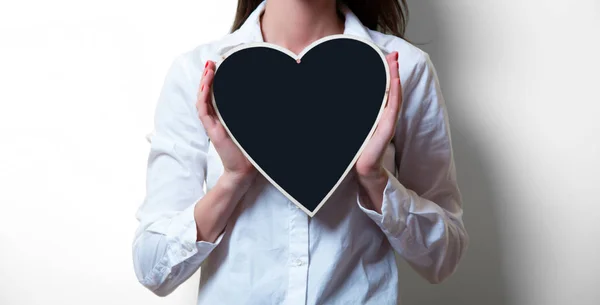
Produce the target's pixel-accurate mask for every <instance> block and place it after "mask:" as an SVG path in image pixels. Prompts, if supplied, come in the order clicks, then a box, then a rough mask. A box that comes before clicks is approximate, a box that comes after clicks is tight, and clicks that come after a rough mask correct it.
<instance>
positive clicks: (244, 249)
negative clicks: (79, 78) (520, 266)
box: [133, 0, 468, 305]
mask: <svg viewBox="0 0 600 305" xmlns="http://www.w3.org/2000/svg"><path fill="white" fill-rule="evenodd" d="M403 7H404V6H401V5H399V4H398V3H397V2H395V1H392V0H379V1H373V0H370V1H366V0H356V1H355V0H353V1H350V0H347V1H343V2H341V1H340V2H336V1H334V0H267V1H266V2H261V1H259V0H240V1H239V5H238V14H237V17H236V20H235V23H234V27H233V31H232V33H230V34H228V35H226V36H225V37H224V38H223V39H221V40H218V41H215V42H212V43H208V44H204V45H201V46H199V47H197V48H196V49H194V50H192V51H189V52H187V53H185V54H182V55H181V56H179V57H178V58H177V59H176V60H175V61H174V63H173V65H172V67H171V68H170V70H169V72H168V75H167V77H166V80H165V83H164V87H163V90H162V92H161V95H160V98H159V101H158V106H157V109H156V116H155V130H154V131H155V132H154V135H153V136H152V137H151V139H150V140H151V151H150V156H149V159H148V172H147V194H146V197H145V201H144V203H143V205H142V206H141V207H140V209H139V211H138V214H137V218H138V220H139V221H140V225H139V228H138V230H137V232H136V236H135V241H134V244H133V259H134V265H135V271H136V274H137V277H138V279H139V281H140V282H141V283H142V284H143V285H144V286H145V287H147V288H148V289H150V290H151V291H153V292H154V293H155V294H157V295H160V296H165V295H168V294H169V293H171V292H172V291H173V290H174V289H176V288H177V287H178V286H179V285H180V284H181V283H182V282H184V281H185V280H186V279H188V278H189V277H190V276H191V275H192V274H194V273H195V272H196V271H197V270H198V268H199V267H200V265H202V270H201V280H200V288H199V294H198V304H236V305H239V304H397V303H398V301H399V296H398V285H397V281H398V274H397V267H396V261H395V255H394V252H396V253H398V254H399V256H400V257H402V258H403V259H405V260H406V261H407V262H408V263H409V264H410V265H411V266H412V267H413V268H414V269H415V270H416V271H417V272H418V273H419V274H421V275H422V276H423V277H424V278H426V279H427V280H428V281H430V282H431V283H439V282H441V281H443V280H444V279H446V278H447V277H448V276H450V275H451V274H452V273H453V272H454V270H455V269H456V267H457V265H458V263H459V261H460V259H461V257H462V256H463V253H464V251H465V249H466V247H467V244H468V237H467V233H466V231H465V228H464V226H463V222H462V208H461V197H460V192H459V189H458V186H457V183H456V174H455V168H454V161H453V155H452V147H451V141H450V129H449V126H448V121H447V115H446V108H445V105H444V100H443V98H442V95H441V92H440V87H439V84H438V80H437V76H436V73H435V70H434V67H433V65H432V64H431V61H430V60H429V57H428V55H427V54H426V53H424V52H423V51H421V50H419V49H418V48H416V47H414V46H412V45H411V44H409V43H408V42H406V41H405V40H403V39H402V38H400V37H401V36H402V34H403V30H404V23H405V18H404V16H405V11H404V10H403ZM377 25H380V28H383V29H385V30H387V31H388V32H390V34H383V33H381V32H377V31H376V30H374V29H375V28H376V27H377ZM340 33H345V34H350V35H355V36H359V37H362V38H364V39H367V40H368V41H371V42H373V43H374V44H375V45H376V46H378V47H380V48H381V49H382V50H383V52H384V53H386V54H387V60H388V64H389V66H390V71H391V75H390V79H391V88H390V94H389V99H388V101H387V105H386V108H385V110H384V111H385V112H384V114H383V117H382V119H381V120H380V123H379V125H378V126H377V129H376V132H375V134H374V135H373V137H372V138H371V139H370V140H369V142H368V144H367V146H366V148H365V149H364V150H363V152H362V154H361V156H360V157H359V159H358V161H357V163H356V165H355V168H354V169H355V170H354V171H352V172H351V174H349V175H348V176H347V177H346V179H345V180H344V181H343V183H342V184H341V185H340V186H339V188H338V189H337V190H336V192H335V193H334V194H333V195H332V196H331V197H330V199H329V200H328V202H327V204H325V205H324V206H323V207H322V208H321V209H320V210H319V212H318V213H317V214H316V215H315V216H314V217H313V218H310V217H309V216H307V215H306V214H305V213H304V212H303V211H302V210H300V209H298V208H296V207H295V205H294V204H292V203H291V202H290V201H289V200H287V199H286V197H285V196H283V195H282V194H281V193H280V192H278V191H277V189H276V188H275V187H273V186H272V185H271V184H269V183H268V182H267V180H266V179H265V178H264V177H262V176H261V175H260V174H257V171H256V169H254V168H253V166H252V165H251V163H250V162H249V161H248V160H247V159H246V158H245V157H244V155H243V154H242V153H241V152H240V150H239V149H238V148H237V147H236V145H234V143H233V142H232V140H231V138H229V136H228V135H227V133H226V132H225V130H224V128H223V126H222V125H221V124H220V123H219V120H218V119H217V117H216V115H215V112H214V109H212V107H211V101H210V93H209V92H210V87H211V84H212V80H213V76H214V73H215V62H216V61H217V60H219V59H220V56H221V55H222V54H224V53H225V52H226V51H227V50H230V49H231V48H233V47H235V46H237V45H240V44H243V43H248V42H255V41H266V42H270V43H274V44H277V45H280V46H282V47H285V48H287V49H289V50H291V51H292V52H294V53H296V54H297V53H300V51H301V50H303V49H304V48H305V47H306V46H307V45H309V44H310V43H311V42H313V41H315V40H317V39H319V38H322V37H324V36H327V35H332V34H340ZM356 60H360V58H357V59H356ZM348 64H349V65H351V64H352V63H351V62H349V63H348ZM249 102H251V101H249ZM307 123H308V122H307ZM317 174H318V173H315V175H317ZM204 183H206V191H205V190H204V188H203V185H204Z"/></svg>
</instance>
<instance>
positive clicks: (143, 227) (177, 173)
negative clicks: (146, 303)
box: [132, 55, 222, 296]
mask: <svg viewBox="0 0 600 305" xmlns="http://www.w3.org/2000/svg"><path fill="white" fill-rule="evenodd" d="M187 65H189V63H187V62H186V59H185V57H184V55H181V56H180V57H178V58H177V59H176V60H175V61H174V62H173V64H172V65H171V67H170V69H169V71H168V73H167V76H166V78H165V81H164V84H163V87H162V90H161V92H160V96H159V99H158V102H157V106H156V111H155V116H154V132H153V133H152V134H151V135H150V136H149V137H148V140H149V141H150V152H149V156H148V163H147V172H146V194H145V198H144V200H143V203H142V205H141V206H140V207H139V209H138V211H137V213H136V218H137V220H138V222H139V225H138V228H137V230H136V232H135V238H134V241H133V249H132V250H133V264H134V269H135V274H136V276H137V278H138V280H139V282H140V283H141V284H143V285H144V286H145V287H147V288H148V289H150V290H151V291H152V292H154V293H155V294H157V295H160V296H166V295H168V294H170V293H171V292H172V291H174V290H175V289H176V288H177V287H178V286H179V285H180V284H181V283H183V282H184V281H185V280H187V279H188V278H189V277H190V276H191V275H193V274H194V273H195V272H196V271H197V270H198V268H199V267H200V264H201V263H202V262H203V261H204V259H205V258H206V257H207V256H208V255H209V254H210V252H211V251H212V250H213V249H214V248H215V247H216V246H217V245H218V244H219V242H220V241H221V239H222V235H221V236H219V237H218V238H217V240H216V241H215V242H213V243H210V242H204V241H200V242H197V241H196V236H197V231H196V230H197V229H196V222H195V219H194V207H195V204H196V202H197V201H198V200H199V199H200V198H202V197H203V196H204V188H203V184H204V180H205V176H206V152H207V151H208V143H209V141H208V137H207V135H206V133H205V131H204V129H203V127H202V125H201V123H200V120H199V119H198V117H197V114H196V108H195V100H196V92H197V88H196V86H195V84H198V82H199V77H198V76H196V75H190V73H189V72H187V71H188V70H187V69H186V67H187ZM196 78H198V79H196Z"/></svg>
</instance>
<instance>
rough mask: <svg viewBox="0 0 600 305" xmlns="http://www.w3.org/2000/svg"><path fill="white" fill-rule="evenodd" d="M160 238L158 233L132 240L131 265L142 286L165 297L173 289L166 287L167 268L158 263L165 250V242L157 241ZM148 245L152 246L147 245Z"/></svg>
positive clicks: (168, 276) (167, 279)
mask: <svg viewBox="0 0 600 305" xmlns="http://www.w3.org/2000/svg"><path fill="white" fill-rule="evenodd" d="M160 238H161V236H160V235H156V234H148V235H145V236H144V235H143V236H140V238H138V239H137V240H136V241H134V244H133V267H134V271H135V275H136V278H137V280H138V282H139V283H140V284H142V286H144V287H145V288H147V289H148V290H150V291H151V292H152V293H154V294H155V295H157V296H160V297H165V296H167V295H169V294H170V293H171V292H172V291H173V289H168V286H169V285H168V282H169V280H170V274H169V275H167V273H169V270H168V268H167V267H166V266H162V265H161V264H160V261H161V260H162V257H164V252H165V250H166V244H164V243H163V242H159V240H158V239H160ZM154 239H156V240H154ZM153 241H154V243H152V242H153ZM149 245H152V246H153V247H148V246H149ZM163 248H164V249H163Z"/></svg>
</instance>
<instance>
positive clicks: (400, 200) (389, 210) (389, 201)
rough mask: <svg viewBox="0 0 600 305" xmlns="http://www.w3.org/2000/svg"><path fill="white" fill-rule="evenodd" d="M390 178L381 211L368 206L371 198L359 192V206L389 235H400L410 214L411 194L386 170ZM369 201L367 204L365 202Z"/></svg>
mask: <svg viewBox="0 0 600 305" xmlns="http://www.w3.org/2000/svg"><path fill="white" fill-rule="evenodd" d="M385 172H386V174H387V177H388V180H387V183H386V186H385V188H384V190H383V202H382V204H381V213H378V212H376V211H375V210H372V209H370V208H368V207H369V206H370V205H371V202H370V199H369V198H368V197H367V196H366V195H363V194H362V192H357V195H356V201H357V204H358V207H359V208H360V209H361V210H362V211H363V212H364V213H365V214H367V216H369V218H371V219H372V220H373V221H374V222H375V223H376V224H377V225H378V226H379V228H381V230H382V231H383V232H384V233H386V234H387V235H391V236H398V235H399V234H400V233H401V232H402V231H403V230H404V228H405V227H406V218H407V217H408V215H409V214H410V201H411V199H410V194H409V192H408V190H407V189H406V188H405V187H404V186H403V185H402V184H401V183H400V182H399V181H398V179H396V177H394V175H393V174H392V173H390V172H389V171H388V170H387V169H386V170H385ZM365 203H367V204H365Z"/></svg>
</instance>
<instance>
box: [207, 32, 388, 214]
mask: <svg viewBox="0 0 600 305" xmlns="http://www.w3.org/2000/svg"><path fill="white" fill-rule="evenodd" d="M339 38H347V39H354V40H358V41H360V42H363V43H365V44H367V45H369V46H371V47H372V48H373V49H374V50H375V51H376V52H377V53H378V54H379V56H380V57H381V60H382V61H383V64H384V67H385V74H386V84H385V94H384V96H383V101H382V103H381V108H380V109H379V113H378V114H377V118H376V119H375V123H374V124H373V127H372V128H371V131H369V134H368V135H367V137H366V138H365V140H364V142H363V144H362V145H361V147H360V149H359V150H358V152H357V153H356V155H355V156H354V158H353V159H352V161H351V162H350V164H349V165H348V167H347V168H346V170H345V171H344V173H343V174H342V176H341V177H340V178H339V179H338V181H337V183H336V184H335V185H334V186H333V188H332V189H331V190H330V191H329V193H327V195H326V196H325V197H324V198H323V200H321V202H320V203H319V204H318V205H317V207H316V208H315V210H314V212H311V211H309V210H308V209H306V208H305V207H304V206H303V205H302V204H300V203H299V202H298V201H297V200H296V199H295V198H294V197H292V196H291V195H290V194H288V193H287V192H286V191H285V190H284V189H283V188H282V187H281V186H279V184H277V182H275V181H274V180H273V179H272V178H271V177H270V176H269V175H268V174H267V173H265V172H264V171H263V169H262V168H261V167H260V166H259V165H258V164H257V163H256V162H255V161H254V160H253V159H252V157H251V156H250V155H249V154H248V153H247V152H246V151H245V150H244V148H243V147H242V146H241V145H240V143H239V142H238V141H237V140H236V139H235V136H234V135H233V134H232V133H231V131H230V130H229V128H228V127H227V124H226V123H225V121H224V120H223V117H222V116H221V114H220V113H219V109H218V107H217V105H216V101H215V96H214V92H213V91H212V90H211V97H212V104H213V108H214V109H215V112H216V113H217V116H218V117H219V121H221V124H223V127H225V130H226V131H227V133H228V134H229V136H230V137H231V139H232V140H233V142H234V143H235V145H236V146H237V147H239V149H240V150H241V151H242V153H243V154H244V155H245V156H246V158H248V161H250V163H252V165H254V167H255V168H256V169H257V170H258V171H259V172H260V173H261V174H262V175H263V176H264V177H265V178H266V179H267V180H268V181H269V182H271V184H272V185H273V186H275V187H276V188H277V189H278V190H279V191H280V192H281V193H282V194H283V195H285V197H287V198H288V199H289V200H290V201H291V202H293V203H294V204H295V205H296V206H298V208H300V209H301V210H302V211H304V212H305V213H306V214H308V216H310V217H313V216H314V215H315V214H316V213H317V212H318V211H319V209H321V207H322V206H323V204H325V202H327V200H328V199H329V197H331V195H332V194H333V193H334V192H335V190H336V189H337V188H338V187H339V185H340V184H341V182H342V181H343V180H344V178H346V176H347V175H348V173H349V172H350V170H352V168H353V167H354V165H355V164H356V161H357V160H358V158H359V156H360V154H361V153H362V151H363V149H364V148H365V147H366V145H367V143H368V141H369V139H371V137H372V136H373V133H374V132H375V129H376V127H377V125H378V124H379V120H380V119H381V115H382V114H383V110H384V109H385V106H386V102H387V98H388V94H389V90H390V68H389V65H388V63H387V60H386V58H385V55H384V54H383V52H382V51H381V50H380V49H379V47H377V46H376V45H375V44H374V43H373V42H371V41H368V40H366V39H364V38H362V37H358V36H353V35H348V34H337V35H330V36H326V37H323V38H321V39H319V40H316V41H314V42H313V43H311V44H310V45H308V46H307V47H306V48H305V49H304V50H302V52H300V54H295V53H293V52H292V51H290V50H288V49H286V48H283V47H280V46H278V45H275V44H272V43H267V42H251V43H246V44H242V45H239V46H236V47H234V48H232V49H230V50H228V51H227V52H226V53H225V54H224V55H223V56H222V57H221V60H220V61H219V62H217V63H215V65H216V69H215V74H216V72H217V71H218V69H219V66H220V64H221V63H222V62H223V61H224V60H225V59H226V58H227V57H228V56H229V55H231V54H233V53H235V52H237V51H240V50H244V49H248V48H255V47H267V48H272V49H275V50H278V51H280V52H282V53H284V54H287V55H289V56H290V57H291V58H292V59H294V60H296V61H297V62H299V63H301V59H302V56H304V54H306V53H308V52H309V51H310V50H311V49H312V48H314V47H315V46H317V45H319V44H321V43H324V42H326V41H329V40H333V39H339Z"/></svg>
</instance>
